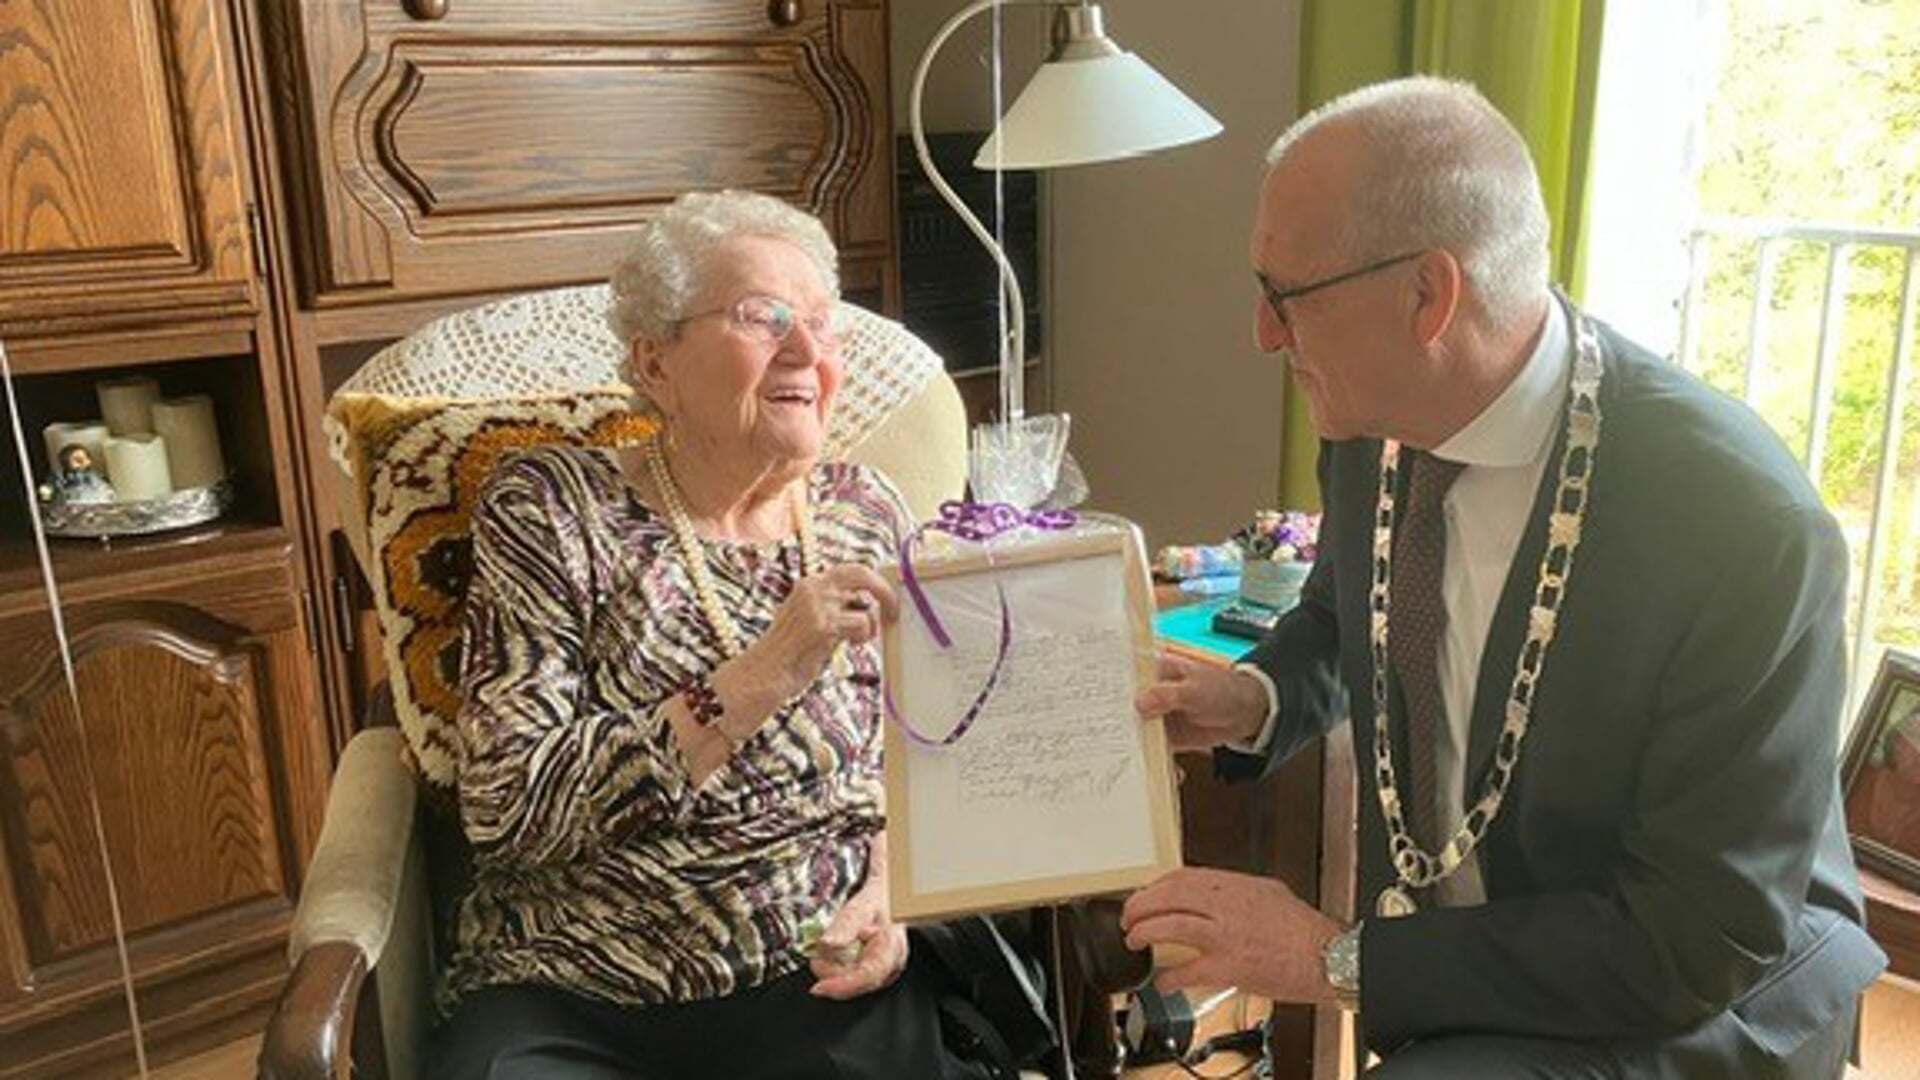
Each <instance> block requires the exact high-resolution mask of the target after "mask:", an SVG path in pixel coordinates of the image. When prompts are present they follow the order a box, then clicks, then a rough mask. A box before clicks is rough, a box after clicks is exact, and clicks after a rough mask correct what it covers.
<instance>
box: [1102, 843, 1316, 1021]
mask: <svg viewBox="0 0 1920 1080" xmlns="http://www.w3.org/2000/svg"><path fill="white" fill-rule="evenodd" d="M1120 926H1121V928H1122V929H1124V930H1125V931H1126V932H1127V945H1128V947H1129V948H1134V949H1144V948H1148V947H1151V946H1154V945H1174V946H1179V947H1182V948H1183V949H1185V950H1190V951H1191V952H1192V953H1194V954H1195V955H1194V956H1193V958H1192V959H1191V960H1186V961H1184V962H1182V963H1181V964H1179V965H1178V966H1177V967H1170V968H1166V969H1164V970H1162V971H1160V972H1158V973H1156V974H1155V975H1154V979H1153V982H1154V985H1155V986H1157V987H1159V988H1160V989H1161V990H1163V991H1168V992H1171V991H1174V990H1186V989H1190V988H1193V987H1209V988H1212V987H1225V986H1237V987H1239V988H1240V989H1241V990H1243V991H1245V992H1247V993H1250V994H1257V995H1259V996H1260V997H1264V998H1266V999H1267V1000H1269V1001H1279V1002H1302V1003H1306V1004H1314V1005H1318V1004H1328V1003H1331V1002H1332V1001H1333V1000H1334V996H1333V987H1332V986H1331V985H1329V984H1328V982H1327V978H1326V970H1325V966H1324V962H1323V960H1322V957H1321V953H1322V950H1324V949H1325V948H1326V946H1327V942H1328V941H1329V940H1330V939H1332V938H1333V936H1334V935H1335V934H1338V933H1339V932H1340V931H1341V930H1342V929H1343V927H1342V926H1341V925H1340V924H1339V923H1338V922H1336V921H1335V920H1333V919H1330V918H1328V917H1327V916H1325V915H1322V914H1320V912H1318V911H1317V910H1315V909H1314V908H1313V907H1312V906H1311V905H1309V904H1307V903H1306V902H1304V901H1302V900H1301V899H1300V898H1299V897H1297V896H1295V895H1293V892H1292V891H1291V890H1290V889H1288V888H1287V887H1286V886H1285V885H1282V884H1280V883H1279V882H1277V881H1274V880H1272V879H1270V878H1264V877H1253V876H1250V875H1247V874H1235V873H1229V872H1228V871H1225V870H1198V869H1186V870H1175V871H1174V872H1172V873H1170V874H1168V875H1166V876H1165V877H1162V878H1161V879H1160V880H1158V881H1156V882H1154V883H1153V884H1151V885H1149V886H1147V887H1146V888H1144V889H1142V890H1140V891H1139V892H1137V893H1134V894H1133V895H1132V896H1131V897H1128V898H1127V903H1126V906H1125V907H1124V908H1122V909H1121V911H1120Z"/></svg>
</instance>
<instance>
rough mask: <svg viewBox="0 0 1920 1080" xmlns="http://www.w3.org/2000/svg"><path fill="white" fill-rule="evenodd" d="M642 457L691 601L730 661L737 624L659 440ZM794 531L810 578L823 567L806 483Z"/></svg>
mask: <svg viewBox="0 0 1920 1080" xmlns="http://www.w3.org/2000/svg"><path fill="white" fill-rule="evenodd" d="M644 453H645V456H646V459H647V471H648V472H649V473H651V474H652V476H653V486H654V487H655V488H656V489H658V490H659V492H660V502H661V503H662V504H663V505H664V508H665V510H666V512H667V527H668V528H669V529H671V530H672V532H673V540H674V543H676V544H678V545H679V547H680V551H681V553H682V554H683V555H685V557H686V562H687V576H688V577H689V578H690V579H692V581H693V596H694V599H695V600H696V601H697V602H698V603H699V605H700V611H701V613H702V614H704V615H705V616H706V617H707V623H708V624H709V625H711V626H712V627H713V632H714V634H715V635H716V636H718V637H719V639H720V652H721V654H722V655H723V656H725V658H726V659H729V660H731V659H733V658H734V657H736V656H739V655H740V653H741V651H742V650H743V649H744V648H745V645H744V644H743V642H742V640H741V635H740V624H739V623H737V622H735V621H734V620H733V616H732V614H730V613H729V612H728V611H727V607H726V605H725V604H722V603H721V602H720V589H719V586H718V585H716V584H715V583H714V580H713V569H712V568H711V567H710V566H708V565H707V549H706V547H705V546H703V545H702V544H701V543H700V538H699V536H697V535H696V534H695V533H694V531H693V517H692V516H691V515H690V514H688V513H687V503H686V500H685V499H684V498H683V497H682V496H681V494H680V488H679V486H678V485H676V484H675V483H674V482H673V473H672V472H671V471H670V470H669V469H668V468H667V455H666V451H665V450H664V449H663V448H662V436H659V435H656V436H654V437H653V438H651V439H648V440H647V441H646V443H645V444H644ZM794 531H795V532H797V533H798V534H799V536H800V573H801V576H803V577H812V576H814V575H815V574H818V573H820V571H821V569H822V563H821V561H820V547H819V544H818V542H817V541H816V540H815V539H814V535H813V512H812V500H811V498H810V497H809V496H808V493H807V487H806V482H805V481H802V483H801V488H800V505H799V506H797V507H795V508H794Z"/></svg>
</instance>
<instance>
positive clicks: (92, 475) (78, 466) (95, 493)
mask: <svg viewBox="0 0 1920 1080" xmlns="http://www.w3.org/2000/svg"><path fill="white" fill-rule="evenodd" d="M59 459H60V469H59V471H58V472H56V473H55V474H54V477H53V490H54V494H55V497H57V498H59V499H60V500H61V501H63V502H69V503H73V504H74V505H76V506H79V505H90V504H94V503H110V502H113V501H115V500H116V499H117V498H118V496H117V495H116V494H115V493H114V490H113V485H112V484H111V483H108V481H107V477H106V474H105V473H102V472H101V471H100V467H99V466H98V465H96V464H95V463H94V460H93V452H92V451H90V450H88V449H87V448H86V446H85V445H83V444H81V443H68V444H67V445H65V446H63V447H61V448H60V454H59Z"/></svg>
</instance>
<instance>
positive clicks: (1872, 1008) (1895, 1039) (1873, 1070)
mask: <svg viewBox="0 0 1920 1080" xmlns="http://www.w3.org/2000/svg"><path fill="white" fill-rule="evenodd" d="M1238 1020H1239V1018H1238V1017H1236V1016H1234V1015H1233V1006H1232V1004H1231V1003H1229V1004H1228V1005H1225V1006H1222V1007H1221V1008H1220V1009H1217V1010H1215V1014H1214V1015H1212V1016H1209V1017H1207V1018H1206V1022H1205V1023H1204V1024H1203V1030H1204V1031H1206V1032H1208V1033H1212V1032H1217V1031H1229V1030H1233V1029H1234V1028H1235V1027H1236V1026H1237V1021H1238ZM259 1051H260V1040H259V1038H258V1037H255V1038H251V1039H243V1040H241V1041H239V1042H235V1043H228V1044H227V1045H225V1046H222V1047H219V1048H217V1049H214V1050H210V1051H208V1052H207V1053H204V1054H199V1055H196V1056H194V1057H190V1058H186V1059H184V1060H181V1061H176V1062H173V1063H172V1064H169V1065H164V1066H161V1067H160V1068H157V1069H155V1070H154V1071H153V1073H152V1080H253V1075H254V1068H253V1062H254V1056H255V1055H256V1054H258V1053H259ZM1860 1058H1861V1068H1859V1069H1851V1070H1849V1071H1848V1074H1847V1075H1848V1077H1849V1078H1852V1080H1905V1078H1908V1077H1913V1076H1920V982H1911V981H1908V980H1905V979H1896V978H1892V977H1889V978H1884V979H1881V980H1880V981H1879V982H1878V983H1876V984H1874V986H1873V988H1872V989H1871V990H1869V991H1867V1002H1866V1029H1865V1033H1864V1038H1863V1039H1862V1040H1861V1054H1860ZM1239 1065H1240V1059H1238V1058H1235V1057H1232V1056H1230V1055H1223V1056H1221V1057H1219V1058H1216V1059H1214V1060H1213V1061H1209V1062H1208V1063H1207V1064H1206V1066H1205V1067H1203V1068H1202V1069H1201V1071H1202V1072H1207V1073H1214V1072H1232V1071H1233V1070H1234V1069H1235V1068H1237V1067H1239ZM1127 1076H1128V1077H1129V1078H1133V1080H1174V1078H1178V1080H1187V1074H1186V1073H1184V1072H1182V1071H1181V1070H1180V1069H1179V1068H1178V1067H1176V1066H1173V1065H1162V1066H1154V1067H1152V1068H1145V1069H1133V1070H1130V1071H1129V1072H1128V1073H1127Z"/></svg>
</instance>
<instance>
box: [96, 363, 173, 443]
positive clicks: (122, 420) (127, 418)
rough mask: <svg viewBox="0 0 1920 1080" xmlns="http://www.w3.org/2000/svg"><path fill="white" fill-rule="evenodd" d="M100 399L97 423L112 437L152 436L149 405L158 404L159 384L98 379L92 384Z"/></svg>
mask: <svg viewBox="0 0 1920 1080" xmlns="http://www.w3.org/2000/svg"><path fill="white" fill-rule="evenodd" d="M93 392H94V395H95V396H96V397H98V398H99V399H100V419H102V420H104V421H106V424H107V430H108V431H109V432H112V433H113V434H115V435H151V434H153V403H154V402H156V401H159V400H160V384H159V383H157V382H154V381H153V380H152V379H150V378H148V377H147V376H145V375H129V376H127V377H126V378H124V379H102V380H100V381H99V382H97V383H94V384H93Z"/></svg>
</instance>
